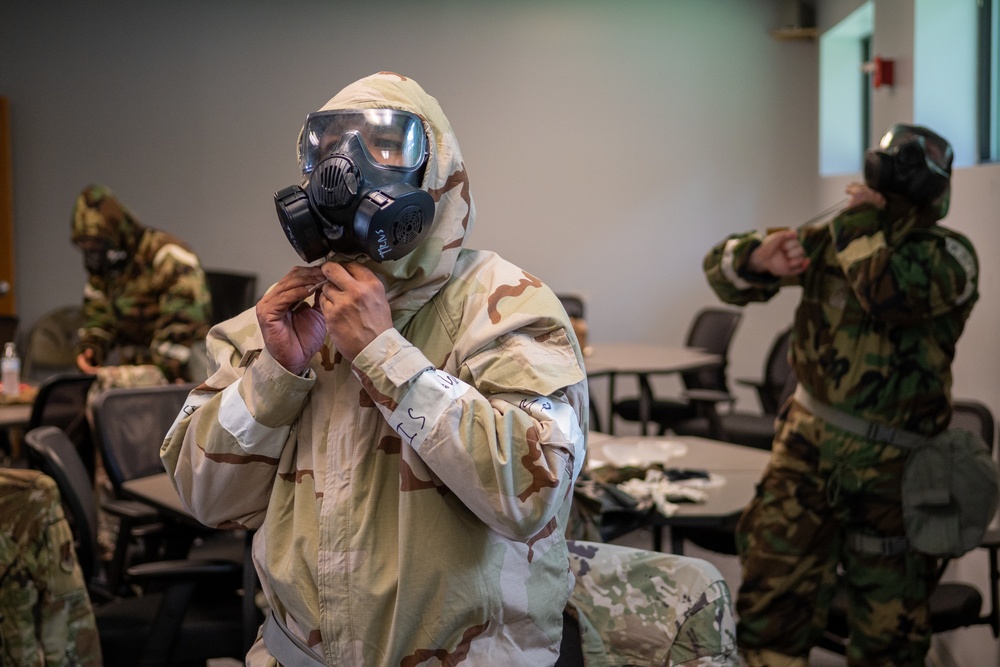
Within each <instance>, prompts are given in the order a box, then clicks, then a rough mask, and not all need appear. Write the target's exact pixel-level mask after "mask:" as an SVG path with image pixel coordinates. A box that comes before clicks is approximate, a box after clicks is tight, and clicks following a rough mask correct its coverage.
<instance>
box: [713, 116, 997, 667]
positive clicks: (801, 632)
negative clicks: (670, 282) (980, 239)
mask: <svg viewBox="0 0 1000 667" xmlns="http://www.w3.org/2000/svg"><path fill="white" fill-rule="evenodd" d="M951 162H952V150H951V146H950V145H949V144H948V142H947V141H945V140H944V139H943V138H941V137H940V136H938V135H937V134H935V133H934V132H932V131H930V130H928V129H926V128H924V127H920V126H914V125H894V126H893V127H892V128H890V129H889V131H888V132H887V133H886V135H885V136H884V137H883V138H882V141H881V143H880V146H879V148H878V149H875V150H869V151H868V152H867V153H866V156H865V184H860V183H854V184H851V185H849V186H848V188H847V192H848V194H849V197H850V199H849V203H848V204H847V207H846V209H844V210H843V211H842V212H841V213H840V214H839V215H837V216H836V217H835V218H834V219H833V220H832V221H830V222H828V223H819V224H816V225H813V226H810V227H805V228H801V229H798V230H794V229H792V230H785V231H779V232H775V233H772V234H769V235H767V236H766V237H762V236H761V235H760V234H758V233H753V232H751V233H745V234H736V235H733V236H730V237H729V238H727V239H726V240H725V241H723V242H722V243H720V244H719V245H717V246H715V247H714V248H713V249H712V250H711V251H710V252H709V253H708V255H707V256H706V257H705V261H704V268H705V272H706V275H707V278H708V281H709V283H710V284H711V286H712V288H713V289H714V290H715V292H716V293H717V294H718V295H719V297H720V298H721V299H722V300H723V301H725V302H727V303H732V304H740V305H742V304H746V303H749V302H752V301H766V300H768V299H770V298H771V297H773V296H774V295H775V294H776V293H777V292H778V290H779V289H780V288H781V287H782V286H785V285H798V286H801V288H802V298H801V301H800V302H799V306H798V308H797V310H796V312H795V322H794V330H793V334H792V343H791V350H790V357H791V363H792V366H793V368H794V370H795V373H796V375H797V377H798V381H799V387H798V390H797V391H796V393H795V395H794V397H793V399H792V400H790V401H789V402H788V403H787V404H786V405H785V407H784V408H783V411H782V412H781V414H780V415H779V419H778V421H777V425H776V434H775V439H774V448H773V454H772V457H771V463H770V465H769V467H768V469H767V470H766V471H765V473H764V477H763V479H762V481H761V483H760V485H759V487H758V492H757V497H756V498H755V499H754V501H753V502H752V503H751V505H749V506H748V508H747V509H746V511H745V512H744V514H743V516H742V518H741V520H740V522H739V525H738V526H737V542H738V545H739V549H740V556H741V561H742V566H743V584H742V586H741V588H740V591H739V595H738V597H737V614H738V615H739V618H740V620H739V625H738V632H737V636H738V638H739V644H740V650H741V652H743V653H744V654H745V658H746V660H747V662H748V664H749V665H751V667H754V666H759V665H769V666H770V667H781V666H784V665H789V666H800V665H801V666H805V665H806V664H807V656H808V653H809V649H810V647H811V646H812V645H813V644H814V643H815V641H816V640H817V638H818V634H819V633H820V632H821V631H822V629H823V628H824V627H825V625H826V609H827V608H828V606H829V603H830V600H831V597H832V595H833V589H832V585H833V583H834V581H835V579H836V574H837V567H838V565H839V566H841V567H842V568H843V570H844V575H845V578H846V581H847V583H848V585H849V587H850V598H851V599H850V608H851V614H850V620H849V624H850V645H849V647H848V652H847V659H848V664H850V665H892V666H894V667H902V666H905V665H910V666H914V667H915V666H917V665H923V664H924V656H925V655H926V653H927V651H928V648H929V646H930V627H929V623H928V609H927V599H928V596H929V594H930V592H931V590H932V589H933V587H934V585H935V583H936V579H935V577H936V575H935V564H936V559H935V558H934V557H932V556H929V555H925V554H922V553H918V552H916V551H915V550H913V549H912V548H910V547H909V545H908V543H907V540H906V537H905V530H904V521H903V516H902V504H901V498H900V480H901V477H902V472H903V464H904V462H905V460H906V458H907V454H908V452H909V451H910V447H912V446H913V444H914V443H922V442H924V441H925V440H926V439H927V437H928V436H931V435H935V434H937V433H940V432H941V431H943V430H944V429H945V428H946V427H947V425H948V422H949V419H950V417H951V384H952V375H951V364H952V360H953V358H954V355H955V345H956V343H957V341H958V338H959V336H960V335H961V333H962V329H963V328H964V326H965V322H966V319H967V318H968V317H969V313H970V312H971V311H972V307H973V305H974V304H975V303H976V300H977V299H978V298H979V292H978V287H977V278H978V268H977V267H978V262H977V258H976V253H975V250H974V249H973V247H972V244H971V243H970V242H969V240H968V239H967V238H965V237H964V236H963V235H961V234H959V233H957V232H955V231H952V230H950V229H948V228H946V227H943V226H941V225H940V224H938V221H939V220H940V219H941V218H943V217H944V216H945V214H946V213H947V211H948V205H949V199H950V193H951V186H950V178H951Z"/></svg>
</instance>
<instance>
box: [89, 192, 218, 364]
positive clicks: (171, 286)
mask: <svg viewBox="0 0 1000 667" xmlns="http://www.w3.org/2000/svg"><path fill="white" fill-rule="evenodd" d="M72 241H73V244H74V245H76V246H77V247H78V248H79V249H80V251H81V252H82V253H83V258H84V265H85V267H86V269H87V273H88V274H89V278H88V281H87V285H86V286H85V288H84V293H83V309H84V325H83V327H82V328H81V329H80V343H79V345H80V350H79V356H78V358H77V364H78V365H79V366H80V369H81V370H83V371H86V372H91V373H92V372H94V369H95V368H96V367H99V366H102V365H104V364H106V363H107V362H108V359H109V356H110V355H111V353H112V351H114V352H115V353H116V363H118V364H135V365H138V364H153V365H155V366H157V367H158V368H159V369H160V370H161V371H162V372H163V374H164V376H165V377H166V378H167V379H168V380H170V381H173V380H178V379H182V380H194V379H201V378H200V377H198V378H195V377H192V376H193V375H195V374H197V373H198V371H200V370H201V369H197V368H196V367H195V364H191V363H189V362H191V361H192V348H193V347H195V346H196V345H199V344H203V342H204V340H205V336H206V334H207V333H208V329H209V317H210V313H211V306H212V301H211V296H210V294H209V291H208V285H207V283H206V282H205V274H204V271H203V270H202V267H201V263H200V262H199V260H198V257H197V255H195V254H194V252H192V250H191V249H190V248H189V247H188V246H187V245H186V244H184V243H183V242H181V241H180V240H179V239H177V238H175V237H173V236H171V235H170V234H167V233H166V232H161V231H159V230H156V229H152V228H149V227H144V226H143V225H141V224H140V223H139V222H138V220H136V218H135V216H134V215H133V214H132V213H131V212H130V211H129V210H128V209H126V208H125V207H124V206H123V205H122V204H121V202H119V201H118V199H117V198H115V196H114V195H112V194H111V192H110V191H109V190H108V189H107V188H105V187H102V186H99V185H91V186H88V187H87V188H85V189H84V190H83V191H82V192H81V193H80V195H79V196H78V197H77V200H76V204H75V206H74V208H73V219H72ZM195 356H196V357H197V354H196V355H195Z"/></svg>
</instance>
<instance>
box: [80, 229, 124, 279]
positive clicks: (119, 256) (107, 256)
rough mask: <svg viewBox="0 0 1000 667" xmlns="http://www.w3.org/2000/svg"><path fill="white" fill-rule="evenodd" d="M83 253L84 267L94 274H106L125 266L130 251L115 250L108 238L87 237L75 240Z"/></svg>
mask: <svg viewBox="0 0 1000 667" xmlns="http://www.w3.org/2000/svg"><path fill="white" fill-rule="evenodd" d="M75 243H76V245H77V247H78V248H80V252H82V253H83V268H85V269H86V270H87V273H89V274H90V275H92V276H106V275H108V274H111V273H114V272H116V271H118V270H120V269H121V268H122V267H123V266H125V264H126V262H127V261H128V253H127V252H125V251H124V250H115V249H114V248H112V247H111V244H110V243H109V242H108V241H107V239H102V238H98V237H93V236H91V237H86V238H84V239H81V240H79V241H76V242H75Z"/></svg>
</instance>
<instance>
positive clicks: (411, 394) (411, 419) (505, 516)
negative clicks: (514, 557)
mask: <svg viewBox="0 0 1000 667" xmlns="http://www.w3.org/2000/svg"><path fill="white" fill-rule="evenodd" d="M461 368H462V370H461V372H460V376H461V377H456V376H454V375H451V374H449V373H447V372H445V371H443V370H439V369H436V368H434V366H433V364H431V363H430V362H429V361H428V360H427V358H426V357H425V356H424V355H423V353H422V352H421V351H420V350H419V349H418V348H416V347H414V346H413V345H411V344H410V343H409V342H408V341H407V340H406V339H405V338H403V336H402V335H400V334H399V332H397V331H396V330H394V329H390V330H389V331H386V332H383V333H382V334H381V335H380V336H379V337H378V338H376V339H375V341H373V342H372V343H371V344H370V345H369V346H368V347H366V348H365V349H364V350H363V351H362V353H361V354H360V355H358V357H357V358H356V359H355V360H354V369H355V373H356V374H357V375H358V377H359V379H360V380H361V382H362V385H364V387H365V389H366V391H367V392H368V393H369V395H370V396H371V397H372V399H373V400H374V401H375V403H376V405H377V406H378V407H379V410H380V411H381V412H382V415H383V416H384V417H385V419H386V420H387V421H388V423H389V425H390V426H391V427H392V428H393V430H395V431H396V433H398V434H399V435H400V437H402V438H403V439H404V440H405V441H407V442H408V443H409V444H410V445H411V446H412V447H413V448H414V450H416V451H417V452H418V454H419V455H420V458H421V459H422V460H423V461H424V462H425V463H426V464H427V466H428V467H429V468H430V469H431V470H433V472H434V473H435V474H436V475H437V476H438V477H439V478H440V479H441V480H442V481H443V482H444V483H445V484H446V485H447V486H448V488H449V489H450V490H451V491H452V492H453V493H455V495H456V496H457V497H459V498H460V499H461V500H462V502H463V503H464V504H465V505H466V506H467V507H468V508H469V509H470V510H472V511H473V512H474V513H475V514H476V515H477V516H478V517H479V518H480V519H481V520H482V521H483V522H484V523H486V524H487V525H489V526H490V527H491V528H493V529H494V530H496V531H498V532H499V533H501V534H502V535H504V536H506V537H508V538H509V539H519V540H526V539H528V538H531V537H533V536H535V535H537V534H538V533H539V532H540V531H542V530H543V529H549V528H551V529H554V526H555V516H556V514H557V512H559V510H561V509H562V508H563V507H564V506H565V505H566V500H567V499H568V498H569V497H570V495H571V494H572V490H573V482H574V481H575V480H576V477H577V475H578V474H579V472H580V468H581V467H582V465H583V460H584V452H585V449H586V440H585V436H584V432H583V425H582V423H581V421H580V415H579V414H578V413H577V412H576V410H575V409H574V407H573V405H572V404H571V402H570V400H569V398H568V397H567V393H568V392H574V391H583V389H582V388H583V385H584V383H585V382H586V379H585V376H584V373H583V369H582V368H581V366H580V364H579V362H578V360H577V357H576V355H575V352H574V349H573V346H572V344H571V342H570V340H569V338H568V337H567V334H566V332H565V331H564V330H562V329H559V330H557V331H555V332H551V333H549V334H546V335H541V336H531V335H528V334H526V333H524V332H522V331H515V332H512V333H508V334H504V335H503V336H501V337H500V339H499V341H497V343H496V345H494V346H492V347H489V348H487V349H484V350H482V351H480V352H479V353H477V354H474V355H472V356H471V357H470V358H469V359H467V360H465V363H464V364H463V365H462V367H461Z"/></svg>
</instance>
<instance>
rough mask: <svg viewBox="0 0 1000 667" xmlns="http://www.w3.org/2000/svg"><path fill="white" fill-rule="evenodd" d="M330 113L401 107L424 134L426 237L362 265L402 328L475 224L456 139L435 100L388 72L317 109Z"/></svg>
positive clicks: (443, 277)
mask: <svg viewBox="0 0 1000 667" xmlns="http://www.w3.org/2000/svg"><path fill="white" fill-rule="evenodd" d="M331 109H402V110H404V111H410V112H412V113H414V114H416V115H417V116H419V117H420V119H421V120H422V121H423V124H424V131H425V132H426V133H427V143H428V146H429V148H430V155H429V156H428V159H427V165H426V167H425V169H424V178H423V182H422V183H421V188H422V189H423V190H426V191H427V192H429V193H430V195H431V196H432V197H433V198H434V202H435V212H434V222H433V224H432V226H431V231H430V234H429V236H428V238H427V239H426V240H425V241H424V242H423V243H422V244H421V245H420V246H419V247H418V248H417V249H416V250H414V251H413V252H411V253H410V254H408V255H406V256H405V257H403V258H401V259H398V260H395V261H387V262H382V263H375V262H368V263H367V264H366V265H365V266H367V267H368V268H369V269H371V270H372V271H373V272H374V273H376V274H377V275H378V276H379V277H380V278H381V279H382V282H383V284H384V285H385V289H386V296H387V297H388V299H389V305H390V306H391V308H392V315H393V323H394V324H395V326H396V328H397V329H402V327H403V326H404V325H405V324H406V323H407V322H409V320H410V318H411V317H412V316H413V314H414V313H415V312H417V310H419V309H420V308H421V307H422V306H423V305H424V304H426V303H427V302H428V301H430V299H431V298H432V297H433V296H434V295H435V294H436V293H437V292H438V290H440V289H441V287H442V286H444V285H445V283H447V282H448V279H449V278H450V277H451V274H452V271H453V270H454V267H455V262H456V261H457V259H458V254H459V252H460V251H461V249H462V247H463V245H464V243H465V238H466V235H467V234H468V232H469V231H470V230H471V229H472V223H473V221H474V220H475V215H476V214H475V205H474V204H473V202H472V195H471V194H470V193H469V179H468V177H467V175H466V172H465V165H464V163H463V162H462V153H461V151H460V149H459V147H458V139H457V138H456V137H455V133H454V132H453V131H452V129H451V124H450V123H449V122H448V119H447V118H446V117H445V115H444V112H443V111H442V110H441V106H440V105H439V104H438V102H437V100H436V99H434V98H433V97H431V96H430V95H428V94H427V93H426V92H424V89H423V88H421V87H420V85H419V84H418V83H417V82H416V81H413V80H412V79H409V78H407V77H405V76H402V75H400V74H395V73H393V72H379V73H378V74H374V75H372V76H369V77H366V78H364V79H361V80H359V81H356V82H355V83H352V84H351V85H349V86H347V87H346V88H344V89H343V90H341V91H340V92H339V93H337V95H336V96H334V97H333V98H332V99H331V100H330V101H329V102H327V103H326V104H325V105H324V106H323V107H321V108H320V109H319V111H327V110H331ZM296 145H298V144H296ZM300 166H301V165H300ZM332 259H334V260H339V259H341V258H338V257H333V258H332ZM343 259H346V258H343Z"/></svg>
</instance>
